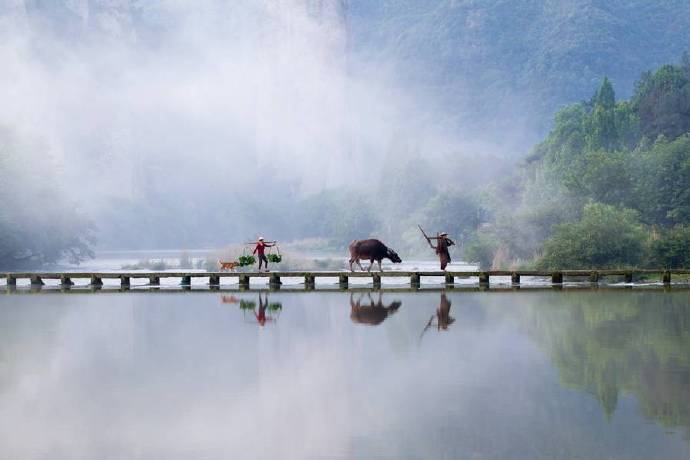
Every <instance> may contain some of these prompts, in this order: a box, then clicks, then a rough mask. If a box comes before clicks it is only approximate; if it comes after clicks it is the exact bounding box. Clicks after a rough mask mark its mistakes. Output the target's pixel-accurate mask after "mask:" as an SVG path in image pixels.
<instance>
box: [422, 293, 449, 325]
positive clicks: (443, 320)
mask: <svg viewBox="0 0 690 460" xmlns="http://www.w3.org/2000/svg"><path fill="white" fill-rule="evenodd" d="M434 320H436V329H437V330H439V331H440V330H444V331H446V330H448V326H450V325H451V324H453V323H454V322H455V318H453V317H452V316H450V300H448V297H446V293H445V292H444V293H443V294H441V303H440V304H439V306H438V308H437V309H436V314H435V315H431V318H429V322H428V323H427V324H426V326H425V327H424V330H423V331H422V335H423V334H424V333H425V332H426V331H427V330H428V329H429V328H430V327H431V326H432V325H433V324H434Z"/></svg>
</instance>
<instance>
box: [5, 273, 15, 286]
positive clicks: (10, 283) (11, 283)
mask: <svg viewBox="0 0 690 460" xmlns="http://www.w3.org/2000/svg"><path fill="white" fill-rule="evenodd" d="M7 287H13V288H14V287H17V277H16V276H14V275H10V274H8V275H7Z"/></svg>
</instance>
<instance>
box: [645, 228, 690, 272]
mask: <svg viewBox="0 0 690 460" xmlns="http://www.w3.org/2000/svg"><path fill="white" fill-rule="evenodd" d="M650 253H651V257H650V263H651V264H653V265H656V266H658V267H665V268H690V225H677V226H675V227H673V228H671V229H668V230H663V231H662V232H661V234H660V235H659V237H658V238H656V239H654V240H653V241H652V243H651V248H650Z"/></svg>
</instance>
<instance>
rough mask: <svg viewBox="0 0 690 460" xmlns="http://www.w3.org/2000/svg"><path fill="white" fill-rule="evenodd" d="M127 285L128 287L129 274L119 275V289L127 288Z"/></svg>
mask: <svg viewBox="0 0 690 460" xmlns="http://www.w3.org/2000/svg"><path fill="white" fill-rule="evenodd" d="M129 287H130V279H129V276H120V288H121V289H129Z"/></svg>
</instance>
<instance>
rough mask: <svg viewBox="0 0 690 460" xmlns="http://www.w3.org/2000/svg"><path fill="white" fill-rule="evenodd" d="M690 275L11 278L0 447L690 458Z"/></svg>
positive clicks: (187, 453)
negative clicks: (483, 285)
mask: <svg viewBox="0 0 690 460" xmlns="http://www.w3.org/2000/svg"><path fill="white" fill-rule="evenodd" d="M688 300H690V291H688V290H687V289H686V288H683V287H673V288H671V289H666V290H664V289H660V288H644V287H640V288H633V289H625V288H617V289H611V288H602V289H571V288H565V289H563V290H551V289H534V288H532V289H522V290H519V291H511V290H507V289H506V290H504V289H496V290H488V291H478V290H477V291H472V290H462V289H456V290H446V291H443V290H441V289H426V290H425V289H423V290H421V291H420V292H403V291H399V292H395V291H386V292H383V293H381V294H379V293H376V292H370V293H369V292H364V293H352V294H351V293H349V292H323V291H318V290H317V291H315V292H299V291H298V290H281V291H278V292H268V291H246V292H238V291H230V290H228V291H224V290H221V291H218V292H212V291H209V290H191V291H187V292H181V291H173V290H165V289H163V290H161V291H160V292H156V291H139V290H133V291H130V292H117V291H116V290H108V289H105V290H103V291H101V292H97V293H89V292H88V291H85V290H76V291H74V292H73V293H61V292H59V291H58V290H54V289H44V290H43V291H42V292H40V293H31V292H30V291H28V290H23V289H19V290H17V291H7V293H6V294H4V295H0V328H2V333H1V334H0V458H3V459H43V458H50V459H93V458H100V459H110V458H113V459H115V458H166V459H177V458H195V459H215V458H324V457H327V458H366V459H368V458H482V459H485V458H524V459H532V458H587V459H599V458H601V459H619V458H620V459H649V458H664V459H687V458H690V302H688Z"/></svg>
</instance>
